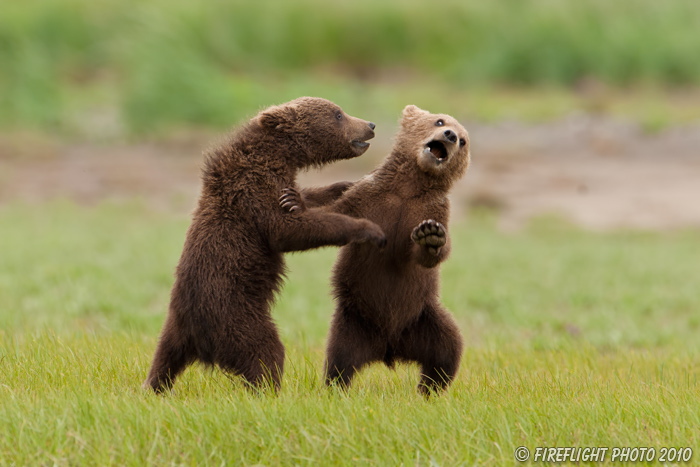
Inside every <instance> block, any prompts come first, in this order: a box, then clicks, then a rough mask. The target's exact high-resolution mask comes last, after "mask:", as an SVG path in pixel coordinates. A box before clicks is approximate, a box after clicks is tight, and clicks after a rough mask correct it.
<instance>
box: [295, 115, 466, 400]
mask: <svg viewBox="0 0 700 467" xmlns="http://www.w3.org/2000/svg"><path fill="white" fill-rule="evenodd" d="M468 165H469V136H468V134H467V131H466V130H465V129H464V128H463V127H462V125H460V124H459V123H458V122H457V121H456V120H455V119H454V118H452V117H450V116H449V115H434V114H430V113H428V112H425V111H423V110H421V109H419V108H418V107H415V106H408V107H406V108H405V109H404V112H403V118H402V120H401V130H400V132H399V134H398V136H397V141H396V144H395V146H394V148H393V150H392V152H391V155H390V156H389V157H388V158H387V159H386V160H385V162H384V163H383V164H382V165H381V166H380V167H379V168H377V169H375V170H374V171H373V172H372V173H370V174H369V175H368V176H366V177H365V178H363V179H361V180H360V181H358V182H357V183H356V184H355V185H354V186H352V187H351V188H349V189H348V190H347V191H345V192H344V193H343V194H342V197H340V198H339V199H338V200H337V201H336V202H335V203H334V204H331V205H328V206H327V207H321V208H316V209H309V210H308V211H307V212H313V211H317V210H324V209H329V210H331V211H333V212H338V213H343V214H347V215H350V216H354V217H358V218H367V219H369V220H372V221H374V222H376V223H377V224H379V226H380V227H381V228H382V229H383V230H384V232H385V233H386V236H387V245H386V248H385V249H384V250H383V251H379V250H378V249H377V248H374V247H372V246H370V245H361V244H352V245H348V246H345V247H343V248H342V249H341V250H340V254H339V257H338V260H337V262H336V264H335V267H334V271H333V291H334V294H335V297H336V304H337V305H336V311H335V314H334V315H333V321H332V324H331V330H330V335H329V337H328V348H327V359H326V382H327V383H328V384H332V383H334V382H339V383H340V384H341V385H343V386H346V387H347V386H348V385H349V384H350V381H351V379H352V377H353V375H354V374H355V372H356V371H357V370H359V369H360V368H362V367H363V366H364V365H366V364H368V363H370V362H374V361H383V362H385V363H386V364H387V365H389V366H392V365H393V363H394V361H395V360H399V361H414V362H418V363H419V364H420V365H421V375H422V376H421V383H420V386H419V387H420V389H421V391H422V392H424V393H426V394H427V393H430V392H431V391H433V390H438V389H443V388H445V387H446V386H447V385H448V384H449V383H450V381H451V380H452V379H453V378H454V376H455V375H456V373H457V369H458V367H459V361H460V357H461V354H462V338H461V335H460V332H459V329H458V328H457V325H456V324H455V321H454V319H453V318H452V316H451V315H450V314H449V313H448V312H447V311H446V310H445V308H443V306H442V305H441V304H440V300H439V293H438V291H439V268H438V267H437V266H438V265H439V264H440V262H441V261H444V260H445V258H447V256H448V254H449V252H450V239H449V236H448V234H447V230H446V229H447V222H448V216H449V202H448V199H447V194H448V192H449V190H450V187H451V186H452V184H453V183H454V182H455V181H456V180H458V179H459V178H461V177H462V176H463V175H464V173H465V171H466V169H467V166H468ZM316 191H319V190H316ZM308 195H311V198H319V194H318V193H317V192H312V193H309V192H307V191H306V190H304V191H302V199H300V200H299V206H300V208H301V209H303V208H304V204H305V203H307V202H308V201H307V199H306V198H307V197H308ZM311 204H318V202H317V201H315V200H313V199H312V203H311ZM290 217H291V216H290Z"/></svg>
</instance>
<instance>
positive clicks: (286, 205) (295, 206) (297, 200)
mask: <svg viewBox="0 0 700 467" xmlns="http://www.w3.org/2000/svg"><path fill="white" fill-rule="evenodd" d="M279 203H280V207H282V209H284V210H285V211H287V212H304V211H306V205H305V204H304V200H303V199H302V197H301V195H300V194H299V192H298V191H297V190H296V189H294V188H283V189H282V195H281V196H280V197H279Z"/></svg>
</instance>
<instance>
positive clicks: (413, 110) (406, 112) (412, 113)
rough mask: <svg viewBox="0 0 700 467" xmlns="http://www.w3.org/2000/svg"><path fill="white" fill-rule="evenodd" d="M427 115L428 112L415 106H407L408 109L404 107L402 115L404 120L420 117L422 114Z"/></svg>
mask: <svg viewBox="0 0 700 467" xmlns="http://www.w3.org/2000/svg"><path fill="white" fill-rule="evenodd" d="M427 113H428V112H426V111H425V110H423V109H420V108H418V107H416V106H415V105H407V106H406V107H404V109H403V113H402V114H401V115H402V117H403V118H404V119H412V118H416V117H418V116H419V115H421V114H427Z"/></svg>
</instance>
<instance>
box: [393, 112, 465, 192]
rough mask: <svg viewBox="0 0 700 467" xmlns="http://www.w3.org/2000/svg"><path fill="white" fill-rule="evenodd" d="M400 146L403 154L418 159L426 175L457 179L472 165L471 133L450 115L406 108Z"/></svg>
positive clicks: (399, 141)
mask: <svg viewBox="0 0 700 467" xmlns="http://www.w3.org/2000/svg"><path fill="white" fill-rule="evenodd" d="M397 143H398V144H400V145H401V148H402V152H404V153H409V154H411V155H414V156H415V158H416V161H417V163H418V166H419V167H420V169H421V170H423V172H425V173H427V174H429V175H432V176H435V177H440V178H443V177H446V178H450V179H452V180H457V179H459V178H461V177H462V176H463V175H464V173H465V171H466V170H467V167H468V166H469V158H470V154H469V133H467V130H465V129H464V127H463V126H462V125H460V124H459V122H458V121H457V120H455V119H454V118H453V117H451V116H449V115H445V114H431V113H430V112H426V111H425V110H422V109H419V108H418V107H416V106H415V105H407V106H406V108H404V109H403V115H402V117H401V130H400V132H399V135H398V138H397Z"/></svg>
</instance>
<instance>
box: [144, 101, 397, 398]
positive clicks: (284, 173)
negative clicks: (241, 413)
mask: <svg viewBox="0 0 700 467" xmlns="http://www.w3.org/2000/svg"><path fill="white" fill-rule="evenodd" d="M373 130H374V124H373V123H370V122H366V121H364V120H360V119H358V118H354V117H351V116H349V115H346V114H345V113H344V112H343V111H342V110H341V109H340V107H338V106H337V105H335V104H334V103H332V102H330V101H327V100H325V99H318V98H309V97H303V98H299V99H296V100H294V101H291V102H289V103H287V104H283V105H280V106H274V107H271V108H268V109H267V110H264V111H262V112H261V113H260V114H258V115H257V116H256V117H255V118H253V119H252V120H251V121H250V122H249V123H248V124H247V125H245V126H243V127H242V128H240V129H239V130H238V131H237V132H236V133H235V134H234V135H233V136H232V137H231V138H230V139H229V141H228V142H226V143H225V144H223V145H222V146H220V147H219V148H217V149H215V150H213V151H211V152H210V154H209V155H208V157H207V159H206V162H205V165H204V168H203V173H202V193H201V197H200V199H199V205H198V207H197V209H196V210H195V212H194V214H193V219H192V224H191V225H190V228H189V230H188V232H187V238H186V240H185V245H184V248H183V251H182V256H181V258H180V262H179V264H178V266H177V270H176V274H175V276H176V277H175V284H174V286H173V289H172V293H171V299H170V308H169V311H168V316H167V319H166V322H165V325H164V327H163V331H162V334H161V337H160V341H159V343H158V348H157V349H156V353H155V357H154V359H153V364H152V366H151V370H150V373H149V375H148V378H147V379H146V382H145V383H144V387H150V388H153V389H154V390H155V391H156V392H160V391H162V390H163V389H166V388H169V387H170V386H171V385H172V383H173V381H174V379H175V377H176V376H177V375H178V374H179V373H180V372H181V371H182V370H183V369H184V368H185V367H186V366H187V365H189V364H190V363H193V362H195V361H200V362H203V363H206V364H216V365H218V366H219V367H221V368H222V369H224V370H226V371H229V372H232V373H235V374H239V375H242V376H243V377H244V378H245V379H246V380H247V381H249V382H250V383H252V384H254V385H257V386H260V385H261V384H262V383H264V382H265V380H266V379H267V378H269V379H270V380H271V381H272V383H273V384H274V386H275V387H276V388H277V387H279V384H280V378H281V375H282V369H283V365H284V347H283V346H282V342H281V341H280V339H279V336H278V334H277V329H276V327H275V324H274V322H273V320H272V317H271V315H270V305H271V304H272V302H273V299H274V294H275V292H276V291H277V290H278V289H279V287H280V283H281V277H282V274H283V272H284V260H283V257H282V253H283V252H286V251H295V250H306V249H309V248H315V247H319V246H323V245H338V246H341V245H345V244H348V243H350V242H365V241H371V242H373V243H375V244H377V245H382V244H383V243H384V242H385V237H384V234H383V232H382V231H381V229H380V228H379V227H378V226H377V225H376V224H374V223H372V222H370V221H367V220H363V219H354V218H351V217H347V216H344V215H341V214H335V213H330V212H320V211H316V210H313V211H308V212H304V213H298V214H296V215H289V214H285V212H284V210H283V209H281V208H280V207H279V204H278V203H279V201H278V197H279V193H280V191H281V190H282V189H283V188H284V187H295V177H296V173H297V171H298V170H299V169H302V168H305V167H309V166H321V165H323V164H326V163H329V162H333V161H336V160H340V159H349V158H353V157H357V156H359V155H361V154H363V153H364V152H365V151H366V150H367V147H368V146H369V143H367V142H366V141H367V140H368V139H370V138H372V137H373V136H374V131H373Z"/></svg>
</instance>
